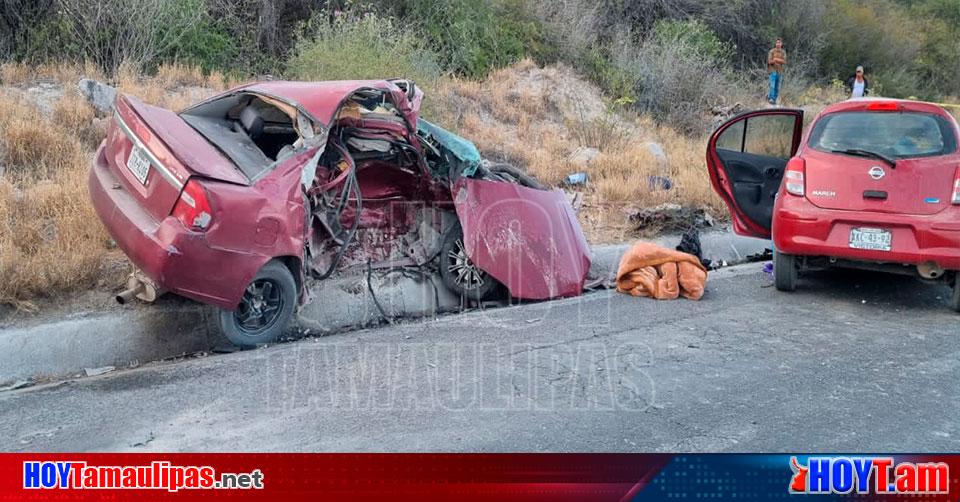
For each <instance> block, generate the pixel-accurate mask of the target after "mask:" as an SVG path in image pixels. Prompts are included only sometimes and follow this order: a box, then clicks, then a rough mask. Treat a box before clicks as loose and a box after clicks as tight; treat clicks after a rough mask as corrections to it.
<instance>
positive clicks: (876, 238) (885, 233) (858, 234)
mask: <svg viewBox="0 0 960 502" xmlns="http://www.w3.org/2000/svg"><path fill="white" fill-rule="evenodd" d="M892 237H893V236H892V234H891V233H890V231H889V230H883V229H880V228H852V229H850V247H851V248H854V249H870V250H873V251H890V249H891V248H892V241H893V239H892Z"/></svg>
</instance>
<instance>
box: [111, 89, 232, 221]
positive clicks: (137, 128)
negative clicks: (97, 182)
mask: <svg viewBox="0 0 960 502" xmlns="http://www.w3.org/2000/svg"><path fill="white" fill-rule="evenodd" d="M104 153H105V157H106V159H107V162H108V163H109V164H110V166H111V168H112V169H113V171H114V174H115V175H116V176H117V178H118V179H119V181H120V183H121V184H122V185H123V187H122V188H125V189H127V190H128V191H129V192H130V193H131V194H133V196H134V198H136V199H137V200H138V202H140V203H141V205H142V206H143V207H144V209H145V210H146V211H147V212H148V213H150V214H151V215H152V216H153V217H154V218H156V219H157V220H161V219H163V218H165V217H166V216H168V215H169V214H170V212H171V211H172V210H173V207H174V205H175V204H176V202H177V200H178V199H179V197H180V192H181V190H182V189H183V186H184V185H185V184H186V182H187V180H188V179H189V178H190V177H191V176H201V177H204V178H210V179H217V180H220V181H225V182H229V183H238V184H248V183H249V182H248V180H247V179H246V178H245V177H244V176H243V175H242V173H240V172H239V171H237V170H236V168H234V167H233V166H232V165H231V164H230V162H229V160H227V159H226V158H224V157H223V155H221V154H220V153H219V152H218V151H217V150H216V148H214V147H213V146H212V145H210V143H208V142H207V141H206V140H205V139H204V138H203V137H202V136H200V135H199V134H198V133H197V132H196V131H194V130H193V129H192V128H191V127H190V126H189V125H187V123H186V122H184V121H183V120H182V119H181V118H180V117H179V116H177V114H175V113H173V112H171V111H169V110H165V109H163V108H158V107H155V106H150V105H146V104H144V103H142V102H140V101H139V100H137V99H136V98H133V97H131V96H120V97H119V98H118V99H117V103H116V111H115V112H114V120H113V121H112V122H111V124H110V126H109V128H108V131H107V138H106V146H105V151H104ZM117 188H121V187H117Z"/></svg>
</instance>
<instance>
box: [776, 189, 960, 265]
mask: <svg viewBox="0 0 960 502" xmlns="http://www.w3.org/2000/svg"><path fill="white" fill-rule="evenodd" d="M781 196H782V195H781ZM855 227H871V228H882V229H885V230H890V231H891V232H892V236H891V238H892V246H893V250H892V251H874V250H865V249H853V248H850V247H849V242H850V241H849V239H850V229H851V228H855ZM773 243H774V245H775V246H776V247H777V249H778V250H780V251H783V252H784V253H787V254H794V255H801V256H827V257H832V258H844V259H849V260H857V261H867V262H877V263H901V264H911V265H916V264H920V263H926V262H934V263H936V264H937V265H939V266H940V267H942V268H944V269H947V270H960V208H955V207H951V208H948V209H945V210H944V211H942V212H940V213H937V214H934V215H904V214H885V213H876V212H862V211H841V210H835V209H822V208H819V207H816V206H814V205H813V204H811V203H810V202H808V201H807V200H806V199H803V198H799V197H792V196H785V197H784V198H783V200H780V201H778V202H777V205H776V209H775V210H774V214H773Z"/></svg>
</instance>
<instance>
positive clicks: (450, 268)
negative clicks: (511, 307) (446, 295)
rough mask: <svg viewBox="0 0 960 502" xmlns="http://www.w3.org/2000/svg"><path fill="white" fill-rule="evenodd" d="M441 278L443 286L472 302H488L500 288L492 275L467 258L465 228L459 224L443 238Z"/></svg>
mask: <svg viewBox="0 0 960 502" xmlns="http://www.w3.org/2000/svg"><path fill="white" fill-rule="evenodd" d="M440 278H441V279H442V280H443V285H444V286H446V287H447V289H449V290H450V291H452V292H453V293H454V294H456V295H457V296H460V297H463V298H469V299H471V300H477V301H480V300H487V299H489V298H490V297H492V296H493V294H494V293H495V292H496V291H497V288H498V287H499V286H500V283H499V282H497V280H496V279H494V278H493V277H491V276H490V274H488V273H486V272H484V271H483V270H480V269H479V268H478V267H477V266H476V265H474V264H473V262H471V261H470V258H468V257H467V251H466V248H465V247H464V245H463V227H461V226H460V223H459V222H457V223H455V224H454V225H453V227H451V228H450V230H448V231H447V234H446V235H444V236H443V243H442V244H441V245H440Z"/></svg>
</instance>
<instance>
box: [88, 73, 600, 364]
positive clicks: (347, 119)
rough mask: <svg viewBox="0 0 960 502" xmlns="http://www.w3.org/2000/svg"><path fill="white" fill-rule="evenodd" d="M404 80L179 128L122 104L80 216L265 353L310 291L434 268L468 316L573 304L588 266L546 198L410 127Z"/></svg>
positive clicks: (171, 115)
mask: <svg viewBox="0 0 960 502" xmlns="http://www.w3.org/2000/svg"><path fill="white" fill-rule="evenodd" d="M422 100H423V93H422V92H421V91H420V89H419V88H417V87H416V86H415V85H414V84H413V83H412V82H410V81H406V80H375V81H334V82H281V81H269V82H258V83H252V84H247V85H244V86H240V87H237V88H234V89H231V90H229V91H227V92H224V93H222V94H220V95H217V96H214V97H212V98H210V99H207V100H205V101H202V102H200V103H198V104H196V105H194V106H192V107H189V108H188V109H186V110H184V111H182V112H180V113H175V112H173V111H170V110H166V109H162V108H158V107H154V106H150V105H147V104H144V103H142V102H140V101H139V100H137V99H136V98H134V97H132V96H125V95H121V96H119V97H118V98H117V101H116V103H115V113H114V117H113V121H112V122H111V123H110V126H109V128H108V132H107V137H106V139H105V140H104V141H103V143H102V144H101V145H100V148H99V149H98V151H97V153H96V156H95V158H94V161H93V165H92V168H91V171H90V177H89V188H90V195H91V198H92V200H93V205H94V207H95V209H96V212H97V214H98V216H99V218H100V220H101V221H102V222H103V223H104V225H105V226H106V228H107V231H108V232H109V233H110V235H111V236H112V237H113V238H114V239H115V240H116V242H117V244H118V246H119V247H120V248H121V249H122V250H123V252H124V253H125V254H126V255H127V256H128V257H129V258H130V260H131V261H132V262H133V264H134V266H135V267H136V268H137V272H136V273H135V275H134V276H133V277H132V278H131V280H130V282H129V283H128V286H129V288H128V289H127V290H126V291H125V292H124V293H121V295H119V296H118V300H120V301H121V302H122V301H125V300H129V299H131V298H132V297H133V296H137V297H139V298H141V299H144V300H152V299H153V298H155V297H156V296H157V295H158V294H160V293H162V292H165V291H169V292H172V293H175V294H177V295H181V296H184V297H187V298H190V299H193V300H196V301H199V302H202V303H206V304H210V305H213V306H215V307H216V308H218V309H219V313H218V316H219V324H220V328H221V330H222V331H223V333H224V334H225V335H226V336H227V338H229V339H230V340H231V341H232V342H233V343H235V344H237V345H241V346H252V345H256V344H260V343H265V342H270V341H272V340H274V339H276V337H277V336H278V335H279V334H280V333H281V332H282V330H283V329H284V327H285V325H286V324H287V323H288V321H289V319H290V318H291V316H292V314H293V312H294V310H295V309H296V308H297V306H298V304H299V303H302V302H303V301H304V300H305V297H306V294H305V292H306V289H307V287H308V284H309V282H310V281H311V280H322V279H325V278H327V277H330V276H331V275H332V274H334V273H343V272H347V271H351V270H352V271H355V272H360V273H363V271H367V273H369V270H372V269H382V268H392V267H410V266H412V267H434V268H436V269H439V272H440V275H441V278H442V282H443V284H444V285H445V286H446V287H448V288H450V289H451V290H452V291H454V292H455V293H457V294H460V295H462V296H463V297H465V298H467V299H470V300H474V301H479V300H482V299H485V298H488V297H491V296H493V295H497V294H500V293H502V294H509V295H510V296H512V297H515V298H522V299H531V300H542V299H548V298H556V297H564V296H574V295H578V294H580V292H581V291H582V289H583V284H584V280H585V278H586V274H587V270H588V269H589V266H590V260H589V253H588V247H587V243H586V239H585V238H584V236H583V233H582V231H581V229H580V227H579V224H578V222H577V220H576V216H575V214H574V212H573V209H572V208H571V206H570V203H569V201H568V200H567V198H566V196H565V195H564V194H563V193H562V192H560V191H553V190H547V189H545V188H544V187H542V186H540V185H539V184H538V183H537V182H536V181H535V180H533V179H532V178H530V177H528V176H526V175H525V174H524V173H523V172H522V171H520V170H518V169H516V168H513V167H511V166H508V165H491V164H487V163H485V162H481V158H480V154H479V152H478V151H477V149H476V147H475V146H474V145H473V144H472V143H471V142H469V141H467V140H466V139H463V138H460V137H459V136H456V135H455V134H453V133H451V132H449V131H446V130H444V129H442V128H441V127H439V126H437V125H434V124H432V123H430V122H428V121H426V120H424V119H422V118H420V117H419V109H420V103H421V102H422Z"/></svg>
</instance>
